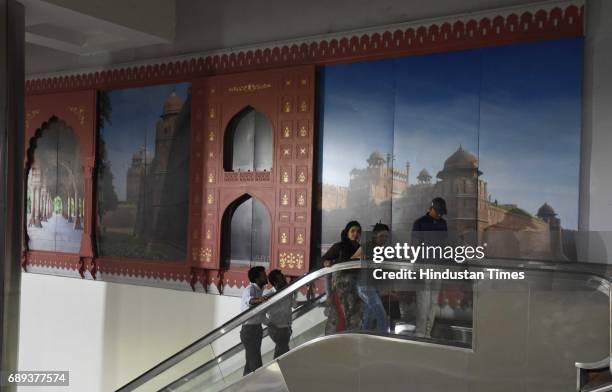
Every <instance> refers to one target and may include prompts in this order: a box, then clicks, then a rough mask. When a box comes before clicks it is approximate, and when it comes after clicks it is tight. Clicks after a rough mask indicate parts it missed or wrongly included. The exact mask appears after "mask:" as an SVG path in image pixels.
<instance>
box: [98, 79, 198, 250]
mask: <svg viewBox="0 0 612 392" xmlns="http://www.w3.org/2000/svg"><path fill="white" fill-rule="evenodd" d="M98 102H99V104H98V105H99V116H98V123H99V132H98V162H99V165H98V169H97V187H96V192H97V209H98V219H97V226H98V227H97V231H98V236H97V244H98V253H99V254H100V255H101V256H113V257H125V258H136V259H155V260H168V261H182V260H184V259H185V257H186V237H187V235H186V233H187V217H188V214H187V211H188V186H189V178H188V176H189V138H190V136H189V133H190V89H189V84H186V83H181V84H173V85H162V86H153V87H144V88H133V89H124V90H112V91H105V92H101V93H100V94H99V98H98Z"/></svg>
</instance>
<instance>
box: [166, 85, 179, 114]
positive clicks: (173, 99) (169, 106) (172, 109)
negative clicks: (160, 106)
mask: <svg viewBox="0 0 612 392" xmlns="http://www.w3.org/2000/svg"><path fill="white" fill-rule="evenodd" d="M182 107H183V101H181V98H180V97H179V96H178V95H176V93H175V92H174V91H173V92H172V94H170V95H169V96H168V98H167V99H166V102H164V116H166V115H168V114H177V113H179V112H180V111H181V108H182Z"/></svg>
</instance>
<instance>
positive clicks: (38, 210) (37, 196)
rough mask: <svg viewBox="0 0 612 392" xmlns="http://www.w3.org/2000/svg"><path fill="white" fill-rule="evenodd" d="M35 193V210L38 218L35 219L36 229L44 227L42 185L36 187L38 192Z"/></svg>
mask: <svg viewBox="0 0 612 392" xmlns="http://www.w3.org/2000/svg"><path fill="white" fill-rule="evenodd" d="M34 192H35V193H36V204H35V207H34V209H35V210H36V218H35V219H34V227H42V224H41V223H40V196H41V189H40V185H39V186H37V187H36V190H35V191H34Z"/></svg>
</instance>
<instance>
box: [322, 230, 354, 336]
mask: <svg viewBox="0 0 612 392" xmlns="http://www.w3.org/2000/svg"><path fill="white" fill-rule="evenodd" d="M360 236H361V225H360V224H359V222H357V221H350V222H349V223H347V225H346V227H345V228H344V230H342V233H340V241H339V242H336V243H335V244H334V245H332V247H331V248H329V250H328V251H327V252H325V254H324V255H323V256H322V257H321V259H322V260H323V266H324V267H331V266H332V265H334V264H337V263H342V262H345V261H350V260H355V259H359V258H360V254H361V245H360V244H359V237H360ZM359 276H360V275H359V270H354V271H340V272H336V273H334V274H333V275H332V277H331V285H329V283H328V286H331V287H326V289H327V295H328V304H329V305H330V306H329V314H328V318H327V324H326V326H325V333H326V334H330V333H335V332H342V331H350V330H358V329H359V327H360V324H361V301H360V299H359V296H358V295H357V280H358V279H359Z"/></svg>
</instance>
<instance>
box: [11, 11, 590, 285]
mask: <svg viewBox="0 0 612 392" xmlns="http://www.w3.org/2000/svg"><path fill="white" fill-rule="evenodd" d="M583 16H584V7H583V6H580V7H578V6H576V5H569V6H567V7H565V8H564V9H562V8H559V7H556V8H552V9H550V10H544V9H541V10H538V11H536V12H529V11H526V12H522V13H520V15H519V14H517V13H509V14H508V15H506V16H501V15H498V16H495V17H489V16H487V17H482V18H480V19H478V20H476V19H474V18H472V19H470V18H469V17H466V19H468V20H466V21H461V20H458V21H455V22H452V23H449V22H440V23H433V24H424V25H422V26H412V27H408V28H405V29H398V30H395V31H386V32H380V33H378V32H377V33H371V34H363V35H361V36H356V35H355V36H352V37H345V38H338V39H329V40H320V41H317V42H314V41H313V42H310V43H302V44H293V45H283V46H275V47H269V48H261V49H254V50H248V51H239V52H234V53H230V54H222V55H210V56H206V57H198V58H191V59H186V60H180V61H175V62H166V63H160V64H155V65H142V66H132V67H125V68H121V69H114V70H108V71H101V72H91V73H83V74H74V75H68V76H61V77H51V78H43V79H33V80H29V81H27V82H26V94H27V95H29V96H33V95H38V94H54V93H59V92H70V91H77V90H103V89H111V88H123V87H137V86H146V85H152V84H161V83H173V82H179V81H190V80H193V79H195V78H199V77H205V76H211V75H220V74H230V73H238V72H245V71H254V70H262V69H274V68H281V67H292V66H299V65H313V64H314V65H325V64H334V63H348V62H355V61H362V60H373V59H383V58H393V57H400V56H408V55H418V54H430V53H437V52H449V51H455V50H465V49H474V48H482V47H489V46H497V45H504V44H515V43H527V42H535V41H541V40H550V39H559V38H569V37H579V36H582V35H583V27H584V18H583ZM162 61H163V60H162ZM89 211H91V209H89ZM22 263H23V267H24V268H26V267H27V265H36V266H43V267H50V268H58V269H61V268H66V269H71V270H78V271H79V273H80V274H81V276H82V277H85V274H86V272H88V271H89V272H90V274H91V275H92V277H93V278H94V279H95V277H96V273H97V272H100V273H103V274H111V275H118V276H132V277H141V278H154V279H164V280H168V281H179V282H187V283H189V284H190V285H191V287H192V289H194V290H195V287H196V285H202V286H204V287H205V288H206V287H207V286H208V285H209V284H215V285H217V286H218V288H219V290H220V291H222V288H223V286H224V285H225V284H229V285H230V286H233V285H234V281H236V284H238V283H243V282H244V280H245V276H244V275H245V274H244V273H242V272H241V271H227V272H223V271H217V270H206V269H203V268H196V267H191V266H189V265H188V263H187V262H186V261H181V262H176V263H171V262H161V261H153V260H130V261H129V262H126V261H125V260H122V259H114V258H107V257H101V258H99V257H96V258H93V259H91V258H82V257H81V258H79V255H73V254H66V253H54V252H37V251H29V252H27V253H26V254H24V258H23V260H22Z"/></svg>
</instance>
